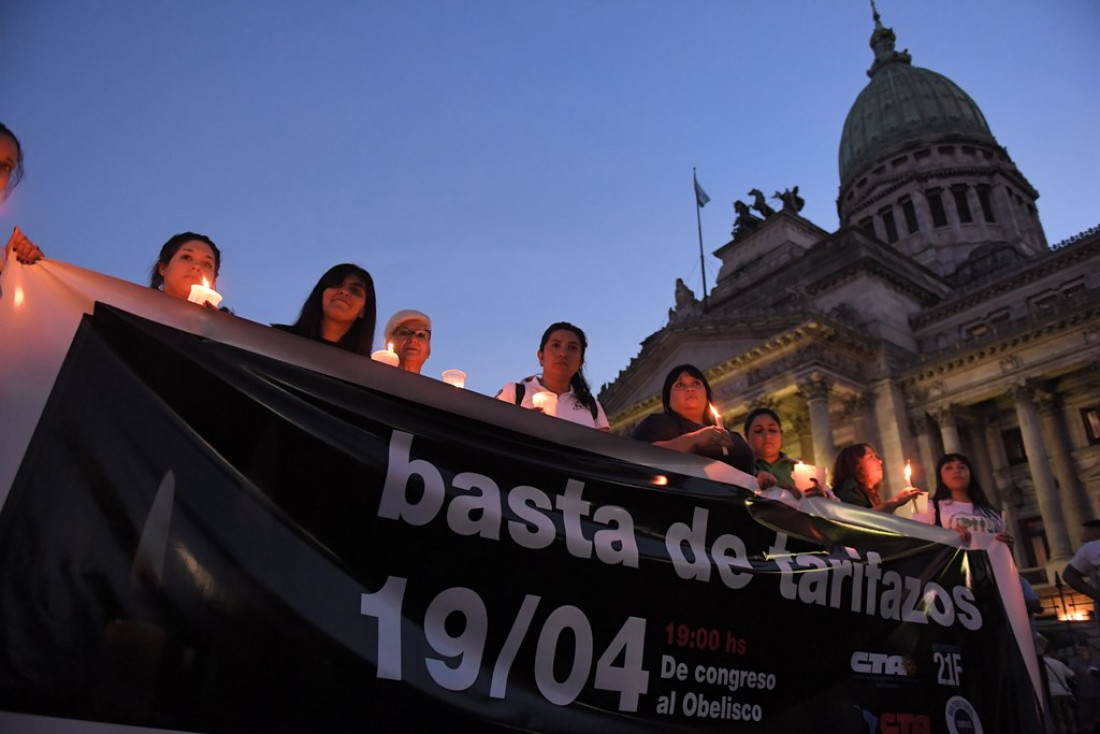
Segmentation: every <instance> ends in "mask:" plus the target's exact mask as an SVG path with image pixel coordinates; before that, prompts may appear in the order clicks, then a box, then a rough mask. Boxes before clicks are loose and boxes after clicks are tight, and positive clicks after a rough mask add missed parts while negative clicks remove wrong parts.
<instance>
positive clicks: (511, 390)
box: [493, 382, 516, 403]
mask: <svg viewBox="0 0 1100 734" xmlns="http://www.w3.org/2000/svg"><path fill="white" fill-rule="evenodd" d="M493 397H495V398H496V399H497V400H503V401H504V402H506V403H514V402H515V401H516V383H514V382H506V383H504V387H502V388H500V389H499V390H497V394H496V395H494V396H493Z"/></svg>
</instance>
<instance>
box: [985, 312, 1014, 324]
mask: <svg viewBox="0 0 1100 734" xmlns="http://www.w3.org/2000/svg"><path fill="white" fill-rule="evenodd" d="M1009 315H1010V314H1009V311H1008V309H1007V308H999V309H997V310H996V311H993V312H992V313H990V314H989V323H991V324H1003V323H1005V322H1006V321H1008V319H1009Z"/></svg>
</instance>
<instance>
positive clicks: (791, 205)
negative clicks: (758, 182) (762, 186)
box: [772, 186, 806, 214]
mask: <svg viewBox="0 0 1100 734" xmlns="http://www.w3.org/2000/svg"><path fill="white" fill-rule="evenodd" d="M772 198H775V199H779V200H780V201H781V202H783V211H785V212H792V213H794V214H797V213H798V212H800V211H802V207H804V206H806V202H805V200H804V199H803V198H802V197H801V196H799V195H798V187H797V186H795V187H794V188H793V189H785V190H784V191H782V192H779V191H776V192H775V196H774V197H772Z"/></svg>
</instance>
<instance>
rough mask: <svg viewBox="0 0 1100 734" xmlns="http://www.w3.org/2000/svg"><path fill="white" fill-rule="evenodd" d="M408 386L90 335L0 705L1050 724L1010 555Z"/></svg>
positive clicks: (137, 712) (295, 722)
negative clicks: (1012, 585) (1041, 704)
mask: <svg viewBox="0 0 1100 734" xmlns="http://www.w3.org/2000/svg"><path fill="white" fill-rule="evenodd" d="M284 336H285V335H282V336H280V337H279V338H283V337H284ZM311 348H312V347H311ZM333 351H335V350H333ZM341 358H343V356H341ZM410 379H412V378H410ZM420 379H425V381H426V382H431V381H430V380H426V378H420ZM440 389H441V388H440V387H439V386H437V385H436V384H434V383H433V384H432V385H431V387H430V389H427V388H426V389H425V395H426V396H428V397H431V396H434V395H435V394H436V391H438V390H440ZM448 389H449V388H448ZM398 392H400V393H401V394H394V393H391V392H387V391H384V390H381V389H377V388H375V387H371V386H369V385H368V384H359V383H357V382H355V381H351V380H347V379H339V378H337V377H333V376H330V375H329V374H325V373H324V372H321V371H314V370H308V369H304V368H302V367H299V366H295V365H292V364H289V363H287V362H284V361H280V360H276V359H272V358H270V357H265V356H262V355H260V354H258V353H255V352H252V351H249V350H245V349H241V348H238V347H234V346H230V345H228V344H225V343H221V342H219V341H215V340H211V339H205V338H203V337H201V336H197V335H195V334H192V333H187V332H184V331H178V330H175V329H172V328H169V327H167V326H164V325H162V324H159V323H156V322H153V321H148V320H145V319H142V318H140V317H137V316H134V315H132V314H128V313H125V312H123V311H119V310H117V309H114V308H110V307H106V306H102V305H101V306H99V307H98V308H97V309H96V313H95V315H94V316H90V317H85V319H84V321H83V323H82V324H81V326H80V328H79V330H78V331H77V334H76V337H75V338H74V340H73V343H72V346H71V348H70V350H69V353H68V356H67V358H66V359H65V362H64V365H63V366H62V368H61V372H60V374H59V376H58V378H57V381H56V383H55V386H54V388H53V391H52V393H51V394H50V397H49V401H48V403H47V405H46V408H45V410H44V412H43V415H42V418H41V420H40V421H39V423H38V427H37V429H36V430H35V433H34V436H33V438H32V440H31V442H30V446H29V448H28V450H27V452H26V454H25V456H24V457H23V458H22V462H21V464H20V466H19V469H18V473H17V474H16V477H15V480H14V482H13V483H12V486H11V490H10V493H9V495H8V497H7V500H6V502H5V504H4V506H3V510H2V512H0V619H2V620H3V624H2V631H0V634H2V635H3V638H2V646H0V709H3V710H6V711H13V712H23V713H28V714H38V715H44V716H50V717H60V718H65V719H79V720H89V721H104V722H113V723H122V724H133V725H138V726H145V727H160V728H170V729H180V730H187V731H198V732H284V731H285V732H314V731H349V732H350V731H374V730H378V731H390V732H399V731H408V732H425V731H505V730H523V731H534V732H625V731H668V732H675V731H719V730H721V731H728V730H730V729H733V730H738V731H739V730H745V731H757V732H822V731H829V732H853V733H854V732H860V733H861V734H862V733H865V732H872V733H873V732H887V733H890V732H911V733H913V734H921V733H923V732H940V731H946V732H952V734H960V733H961V732H967V733H970V732H982V731H985V732H1033V731H1037V730H1038V728H1039V717H1040V712H1039V709H1038V704H1037V700H1036V697H1035V695H1034V693H1033V687H1032V680H1031V679H1030V678H1029V673H1028V668H1027V665H1026V663H1025V657H1024V655H1023V654H1022V653H1021V648H1020V646H1019V644H1018V643H1017V639H1018V636H1019V632H1018V629H1017V631H1016V632H1014V630H1013V622H1014V621H1015V623H1016V624H1017V627H1018V625H1019V619H1016V620H1013V619H1012V617H1011V615H1010V614H1009V612H1008V611H1006V606H1005V602H1004V601H1003V599H1002V593H1000V592H999V590H998V585H997V582H996V579H995V574H994V569H993V566H992V565H991V561H990V557H989V555H987V553H986V552H984V551H966V550H961V549H959V548H958V547H955V546H954V545H951V544H943V543H939V542H935V541H932V540H928V539H923V538H919V537H912V536H910V535H908V534H907V533H905V532H901V531H899V528H900V529H902V530H904V527H905V525H907V524H908V523H906V522H905V521H901V520H896V519H894V518H883V519H881V520H880V519H879V518H870V517H868V516H869V515H870V514H871V513H866V512H863V511H860V510H856V509H851V508H829V507H824V506H819V505H818V504H813V503H809V502H807V503H805V504H806V508H810V509H812V508H814V507H818V508H819V510H820V511H819V512H805V511H800V510H799V509H797V508H793V507H790V506H788V505H786V504H783V503H781V502H775V501H772V500H767V499H763V498H759V497H757V496H755V495H754V494H753V493H752V492H750V491H748V490H744V489H738V488H735V487H731V486H730V485H728V484H723V483H720V482H716V481H711V480H709V479H706V478H704V477H703V476H699V475H696V474H692V473H679V472H676V471H671V470H657V469H654V468H653V465H652V464H642V463H634V462H631V461H627V460H624V459H622V458H617V457H615V456H613V455H609V454H608V452H603V451H594V450H593V451H587V450H584V449H583V448H575V447H571V446H566V445H563V444H561V443H557V442H554V441H550V440H547V439H546V438H544V437H542V436H540V435H539V432H538V431H534V432H525V431H523V430H517V429H516V428H515V427H514V426H509V425H506V424H507V421H497V422H494V421H491V420H486V419H485V415H490V416H491V415H494V414H495V411H516V412H518V409H516V408H514V406H508V405H504V404H500V405H499V406H495V405H494V406H491V408H485V409H484V410H483V409H481V408H480V407H478V409H477V410H471V411H468V412H469V413H470V415H468V414H466V411H462V410H455V409H454V406H456V405H457V406H459V407H461V405H462V404H463V401H462V400H459V401H455V402H454V403H451V404H450V407H451V408H452V409H450V410H448V409H445V408H442V407H440V402H439V401H437V400H434V399H431V400H428V399H426V400H424V401H420V400H417V399H415V395H410V394H409V391H408V390H402V391H398ZM475 398H478V396H464V398H463V400H465V401H466V402H467V403H473V402H474V400H475ZM482 400H484V399H482ZM473 414H477V415H473ZM501 414H502V415H503V414H504V413H501ZM508 415H512V414H511V413H509V414H508ZM523 420H525V421H527V420H531V421H535V420H537V421H550V420H551V419H547V418H545V417H543V416H537V415H534V414H529V415H525V416H523ZM521 422H522V421H521ZM568 430H569V431H573V432H572V433H570V434H569V435H570V436H574V437H575V436H578V435H584V434H581V433H577V432H576V431H583V430H584V429H580V428H576V429H575V431H574V428H573V427H571V428H569V429H568ZM593 434H595V432H593ZM593 440H594V441H596V440H598V441H600V442H613V441H622V442H626V441H627V439H618V438H615V437H607V436H602V435H601V436H599V437H598V439H596V438H595V437H594V439H593ZM645 450H646V451H653V452H657V451H658V450H656V449H652V450H651V449H648V448H646V449H645ZM661 453H662V454H664V453H667V452H661ZM655 455H658V454H655ZM658 456H659V455H658ZM814 502H817V503H821V502H825V501H824V500H820V501H814ZM806 508H802V509H806ZM876 523H878V524H877V525H876ZM924 537H928V536H927V534H925V536H924ZM1003 590H1004V589H1003V588H1002V591H1003ZM1015 594H1016V596H1018V589H1017V590H1015ZM1029 654H1030V653H1029Z"/></svg>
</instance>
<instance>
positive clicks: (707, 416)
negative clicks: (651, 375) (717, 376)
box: [661, 364, 714, 426]
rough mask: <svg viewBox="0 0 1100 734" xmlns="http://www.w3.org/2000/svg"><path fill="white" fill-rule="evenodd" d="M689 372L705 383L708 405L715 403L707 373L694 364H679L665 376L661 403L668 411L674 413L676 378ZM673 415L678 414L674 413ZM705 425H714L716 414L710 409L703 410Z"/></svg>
mask: <svg viewBox="0 0 1100 734" xmlns="http://www.w3.org/2000/svg"><path fill="white" fill-rule="evenodd" d="M684 372H687V373H688V374H689V375H691V376H692V377H694V378H695V379H697V380H699V382H701V383H703V389H704V390H706V393H707V405H708V406H709V405H711V404H713V403H714V393H713V392H712V391H711V389H710V382H708V381H707V377H706V375H704V374H703V371H702V370H700V369H699V368H698V367H696V366H695V365H693V364H678V365H676V366H675V367H673V368H672V369H671V370H670V371H669V373H668V375H666V376H665V384H664V385H663V386H662V387H661V405H663V406H664V408H665V412H666V413H672V403H671V400H672V386H673V385H675V384H676V378H678V377H679V376H680V375H681V374H683V373H684ZM673 415H676V414H675V413H673ZM703 425H705V426H711V425H714V416H713V415H711V412H710V411H709V410H704V411H703Z"/></svg>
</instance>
